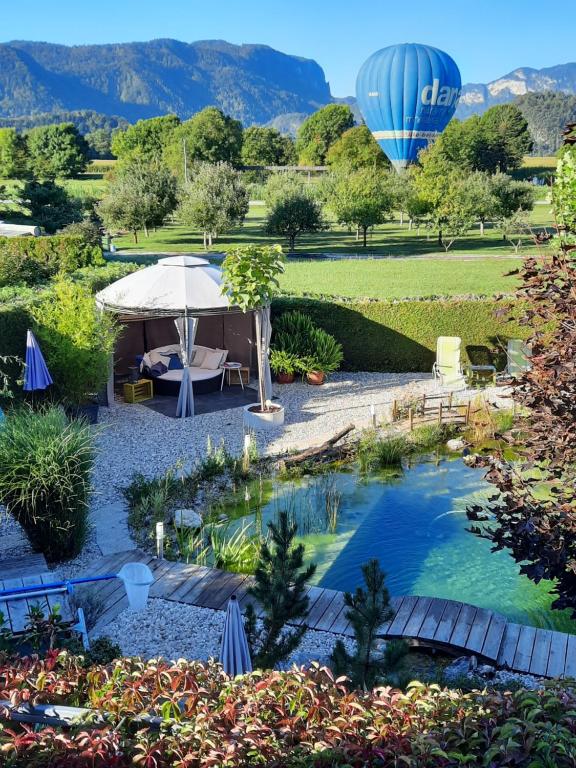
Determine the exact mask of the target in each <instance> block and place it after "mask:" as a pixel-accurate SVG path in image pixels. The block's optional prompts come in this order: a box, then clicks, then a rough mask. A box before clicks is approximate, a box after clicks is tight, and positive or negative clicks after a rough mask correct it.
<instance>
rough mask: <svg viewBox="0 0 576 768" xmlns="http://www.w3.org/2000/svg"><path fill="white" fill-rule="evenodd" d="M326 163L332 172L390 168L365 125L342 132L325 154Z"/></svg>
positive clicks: (388, 162)
mask: <svg viewBox="0 0 576 768" xmlns="http://www.w3.org/2000/svg"><path fill="white" fill-rule="evenodd" d="M326 163H327V165H329V166H330V167H331V168H333V169H334V170H343V169H346V170H350V171H357V170H359V169H360V168H375V169H380V168H389V167H390V161H389V160H388V158H387V157H386V155H385V154H384V152H382V150H381V149H380V147H379V146H378V144H377V142H376V139H375V138H374V137H373V136H372V134H371V132H370V130H369V128H367V127H366V126H365V125H356V126H354V127H353V128H349V129H348V130H347V131H344V133H343V134H342V136H340V138H339V139H337V140H336V141H335V142H334V144H332V146H331V147H330V149H329V150H328V152H327V153H326Z"/></svg>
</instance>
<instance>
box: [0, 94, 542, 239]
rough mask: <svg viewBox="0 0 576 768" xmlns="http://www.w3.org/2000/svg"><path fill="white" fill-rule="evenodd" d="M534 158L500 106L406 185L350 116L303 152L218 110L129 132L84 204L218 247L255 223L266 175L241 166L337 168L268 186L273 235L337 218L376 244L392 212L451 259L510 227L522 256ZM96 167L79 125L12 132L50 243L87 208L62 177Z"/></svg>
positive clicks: (323, 112)
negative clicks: (460, 247)
mask: <svg viewBox="0 0 576 768" xmlns="http://www.w3.org/2000/svg"><path fill="white" fill-rule="evenodd" d="M531 146H532V140H531V137H530V134H529V131H528V127H527V122H526V120H525V118H524V117H523V115H522V113H521V112H520V110H519V109H518V108H517V107H516V106H515V105H513V104H505V105H499V106H496V107H493V108H492V109H490V110H488V111H487V112H486V113H485V114H484V115H483V116H482V117H478V116H474V117H472V118H470V119H469V120H466V121H464V122H460V121H457V120H454V121H452V122H451V123H450V125H449V126H448V127H447V129H446V130H445V131H444V133H443V134H442V135H441V136H440V137H439V138H438V139H437V140H436V141H435V142H434V143H433V144H432V145H430V146H429V147H428V148H427V149H426V150H425V151H423V152H421V154H420V158H419V163H418V164H417V165H416V166H414V167H412V168H410V169H409V170H408V171H407V172H406V173H403V174H401V175H397V174H396V173H395V172H393V171H392V170H391V168H390V164H389V162H388V160H387V158H386V157H385V155H384V154H383V153H382V151H381V150H380V148H379V147H378V145H377V143H376V142H375V140H374V138H373V137H372V135H371V133H370V131H369V130H368V128H367V127H366V126H364V125H359V126H356V125H354V119H353V115H352V112H351V111H350V108H349V107H348V106H347V105H341V104H329V105H328V106H326V107H323V108H321V109H319V110H318V111H317V112H315V113H314V114H313V115H311V116H310V117H309V118H308V119H307V120H306V121H305V122H304V123H303V124H302V126H301V128H300V130H299V133H298V136H297V138H296V140H295V141H293V140H292V139H290V138H289V137H286V136H282V135H281V134H280V133H279V132H278V131H276V130H275V129H273V128H266V127H261V126H252V127H250V128H247V129H246V130H243V129H242V126H241V124H240V122H239V121H237V120H234V119H233V118H231V117H229V116H227V115H225V114H224V113H223V112H222V111H221V110H219V109H217V108H215V107H207V108H206V109H204V110H202V111H201V112H199V113H197V114H196V115H194V117H192V118H191V119H190V120H186V121H184V122H181V121H180V120H179V119H178V118H177V117H176V116H175V115H165V116H162V117H156V118H151V119H148V120H141V121H139V122H138V123H136V124H134V125H131V126H129V127H128V128H127V129H125V130H118V131H116V132H115V133H114V135H113V137H112V145H111V149H112V151H113V153H114V154H115V155H116V156H117V157H118V163H117V165H116V166H115V168H114V169H113V170H111V171H110V173H109V187H108V193H107V194H106V196H105V198H104V199H103V200H102V201H101V202H96V201H85V203H86V204H85V205H84V209H85V211H86V210H88V211H89V210H90V209H92V215H93V216H94V217H97V218H98V219H100V220H102V221H103V222H104V224H105V225H106V226H107V227H108V228H109V229H110V230H111V231H114V230H127V231H130V232H132V233H133V234H134V237H135V239H137V237H138V233H139V232H140V231H144V233H145V234H147V232H148V230H149V229H151V228H156V227H159V226H161V225H162V224H163V223H164V222H165V221H166V219H167V217H168V216H171V215H175V216H176V217H177V218H178V220H179V221H180V222H182V223H183V224H185V225H188V226H191V227H193V228H197V229H200V230H201V231H202V232H203V237H204V245H205V247H210V246H211V245H212V244H213V242H214V240H215V239H216V238H217V237H218V236H220V235H221V234H223V233H225V232H227V231H228V230H229V229H231V228H232V227H234V226H237V225H239V224H241V223H242V222H243V220H244V218H245V216H246V214H247V212H248V203H249V197H250V195H249V184H250V182H251V181H254V176H251V175H250V174H249V173H241V171H240V170H239V167H241V166H242V165H258V166H266V165H280V166H286V165H292V164H296V163H300V164H311V165H327V166H328V167H329V173H328V174H326V175H325V176H324V177H323V178H322V179H321V180H320V182H319V183H318V184H306V182H305V179H303V177H302V176H301V175H300V174H298V173H294V172H281V173H273V174H263V175H262V174H261V175H257V180H258V181H261V182H265V184H264V186H263V187H262V185H260V189H259V193H260V194H261V195H262V196H263V197H264V199H265V201H266V203H267V220H266V231H267V232H269V233H270V234H271V235H274V236H278V237H284V238H286V241H287V243H288V246H289V248H290V250H293V249H294V248H295V246H296V243H297V239H298V237H299V236H300V235H302V234H303V233H310V232H318V231H321V230H324V229H327V228H328V226H329V225H328V217H330V218H331V219H332V220H335V221H336V222H338V223H339V224H343V225H345V226H347V227H349V228H354V229H356V232H357V236H358V238H359V239H361V241H362V244H363V245H364V246H366V245H367V237H368V233H369V231H370V230H371V228H373V227H374V226H376V225H378V224H381V223H384V222H385V221H387V220H388V219H389V218H390V217H391V216H392V214H393V212H400V215H401V219H402V221H403V220H404V219H406V220H407V223H408V226H409V227H410V228H412V227H418V228H421V227H426V228H427V229H428V230H431V229H435V230H436V231H437V234H438V243H439V245H440V246H442V247H444V248H445V249H446V250H448V249H449V248H450V247H451V245H452V244H453V243H454V242H455V240H456V239H457V238H459V237H461V236H462V235H463V234H465V232H467V231H468V230H470V229H471V228H472V226H473V225H474V224H475V223H476V222H479V224H480V230H481V234H484V226H485V223H486V222H488V221H498V222H499V225H500V226H501V228H502V230H503V236H504V237H505V238H507V239H509V240H510V242H514V243H517V244H518V245H519V244H520V242H521V237H519V233H521V232H523V231H524V230H525V229H526V228H527V227H528V223H527V220H526V212H527V211H528V210H529V209H530V208H531V207H532V190H531V187H530V185H528V184H525V183H522V182H516V181H514V180H513V179H512V178H511V177H510V176H509V175H508V173H507V172H508V171H513V170H514V169H516V168H518V167H519V165H520V164H521V162H522V158H523V156H524V155H525V154H526V153H527V152H529V151H530V149H531ZM87 160H88V147H87V144H86V142H85V140H84V139H83V137H82V136H81V135H80V134H79V132H78V130H77V129H76V128H75V126H74V125H72V124H70V123H63V124H59V125H52V126H42V127H37V128H34V129H31V130H30V131H27V132H25V133H23V134H20V133H17V132H16V131H15V130H14V129H10V128H7V129H0V175H2V176H5V177H17V178H18V177H20V178H26V179H27V181H26V184H25V186H24V188H23V189H22V190H21V191H20V197H21V200H23V201H25V202H28V203H29V202H30V201H32V203H33V204H32V205H29V210H30V214H31V216H32V217H33V218H34V217H35V218H36V219H37V220H38V223H40V224H41V225H44V226H46V227H47V229H48V230H49V231H54V228H55V227H56V228H57V227H60V226H63V225H65V224H68V223H70V222H71V221H77V220H79V219H81V218H82V211H81V210H79V208H78V206H79V203H78V201H77V200H76V201H73V200H68V201H67V200H66V199H65V198H66V197H67V195H66V192H65V191H64V190H63V188H62V187H61V186H58V185H57V184H56V183H55V179H57V178H59V177H62V176H64V177H66V176H72V175H76V174H78V173H80V172H81V171H82V170H84V169H85V168H86V163H87ZM34 202H37V203H39V204H36V205H34ZM67 206H68V209H70V208H71V207H74V206H76V208H75V210H74V211H71V210H68V211H67V210H66V209H67Z"/></svg>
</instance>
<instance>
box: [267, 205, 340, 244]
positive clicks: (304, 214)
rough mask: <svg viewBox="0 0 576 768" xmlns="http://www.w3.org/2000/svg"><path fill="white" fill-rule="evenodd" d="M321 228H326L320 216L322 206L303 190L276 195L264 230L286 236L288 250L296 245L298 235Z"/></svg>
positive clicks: (319, 230)
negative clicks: (280, 195)
mask: <svg viewBox="0 0 576 768" xmlns="http://www.w3.org/2000/svg"><path fill="white" fill-rule="evenodd" d="M323 229H327V225H326V223H325V222H324V219H323V216H322V206H321V204H320V202H319V201H318V200H315V199H314V198H312V197H311V196H310V195H309V194H306V193H305V192H288V193H287V194H285V195H284V196H282V197H277V198H276V201H275V202H274V203H273V205H272V206H271V208H270V210H269V213H268V218H267V220H266V232H267V233H268V234H269V235H277V236H279V237H285V238H287V240H288V245H289V250H290V251H293V250H294V248H295V247H296V238H297V237H298V236H299V235H301V234H304V233H305V232H321V231H322V230H323Z"/></svg>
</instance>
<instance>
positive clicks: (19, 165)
mask: <svg viewBox="0 0 576 768" xmlns="http://www.w3.org/2000/svg"><path fill="white" fill-rule="evenodd" d="M28 173H29V169H28V157H27V147H26V139H25V138H24V136H22V134H20V133H17V131H16V129H15V128H0V179H22V178H25V177H26V176H27V175H28Z"/></svg>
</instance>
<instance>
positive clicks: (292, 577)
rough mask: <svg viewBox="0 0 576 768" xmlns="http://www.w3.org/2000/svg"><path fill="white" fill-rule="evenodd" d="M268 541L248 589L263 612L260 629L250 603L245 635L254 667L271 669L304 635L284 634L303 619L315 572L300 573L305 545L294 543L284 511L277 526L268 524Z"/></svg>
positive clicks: (294, 528) (296, 630)
mask: <svg viewBox="0 0 576 768" xmlns="http://www.w3.org/2000/svg"><path fill="white" fill-rule="evenodd" d="M268 528H269V529H270V537H271V541H270V542H269V541H264V543H263V544H262V546H261V548H260V555H259V559H258V565H257V567H256V572H255V584H254V586H253V587H251V588H250V589H249V594H250V595H252V596H253V597H254V598H255V599H256V600H257V602H258V603H259V606H260V607H261V608H262V609H263V611H264V616H263V618H262V625H263V626H262V628H261V629H258V627H257V626H256V611H255V610H254V607H253V606H252V604H250V605H248V607H247V609H246V620H245V628H246V636H247V638H248V645H249V646H250V655H251V657H252V663H253V665H254V667H255V668H260V669H272V668H273V667H274V665H275V664H277V663H278V662H279V661H283V660H284V659H286V658H287V657H288V656H289V655H290V654H291V653H292V651H294V650H295V649H296V648H297V647H298V645H299V644H300V641H301V640H302V637H303V635H304V634H305V632H306V627H305V626H300V627H294V628H293V629H291V630H289V631H283V629H284V626H285V625H286V624H288V623H290V622H294V621H297V620H298V619H301V618H303V617H304V616H306V614H307V612H308V597H307V596H306V582H307V581H309V580H310V579H311V578H312V576H313V574H314V572H315V570H316V566H315V565H309V566H308V567H307V568H306V569H304V570H303V564H304V546H303V545H302V544H297V545H296V544H294V537H295V536H296V531H297V525H296V524H295V523H292V522H290V520H289V518H288V513H287V512H281V513H280V515H279V519H278V522H277V523H276V524H274V523H272V522H270V523H268Z"/></svg>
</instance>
